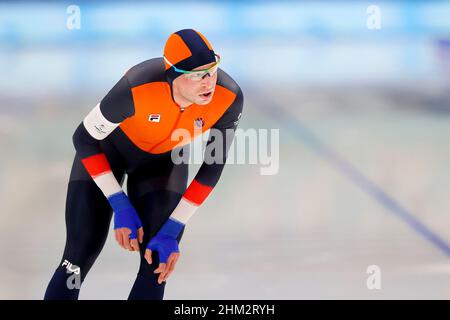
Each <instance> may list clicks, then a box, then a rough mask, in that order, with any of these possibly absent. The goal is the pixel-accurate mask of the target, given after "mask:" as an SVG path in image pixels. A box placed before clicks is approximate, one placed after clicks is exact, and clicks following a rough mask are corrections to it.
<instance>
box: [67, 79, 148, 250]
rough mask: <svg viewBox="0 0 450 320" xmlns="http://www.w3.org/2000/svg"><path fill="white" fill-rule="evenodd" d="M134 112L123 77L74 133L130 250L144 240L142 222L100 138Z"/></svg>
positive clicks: (118, 233) (118, 234)
mask: <svg viewBox="0 0 450 320" xmlns="http://www.w3.org/2000/svg"><path fill="white" fill-rule="evenodd" d="M133 114H134V103H133V98H132V94H131V89H130V86H129V83H128V79H127V78H126V76H123V77H122V78H121V79H120V80H119V82H117V84H116V85H115V86H114V87H113V88H112V89H111V90H110V91H109V92H108V94H107V95H106V96H105V97H104V98H103V99H102V101H101V102H100V103H99V104H97V105H96V106H95V108H93V109H92V110H91V111H90V112H89V114H88V115H87V116H86V117H85V118H84V119H83V121H82V122H81V123H80V125H79V126H78V128H77V129H76V130H75V133H74V134H73V144H74V146H75V149H76V152H77V154H78V155H79V156H80V158H81V162H82V163H83V165H84V166H85V168H86V170H87V172H88V173H89V175H90V176H91V177H92V179H93V180H94V182H95V183H96V184H97V186H98V187H99V188H100V190H101V191H102V192H103V194H104V195H105V197H106V198H107V199H108V201H109V203H110V205H111V207H112V209H113V210H114V213H115V215H114V229H115V230H116V240H117V242H118V243H119V245H121V246H122V247H124V248H126V249H128V250H131V251H134V250H136V251H139V246H138V244H137V241H136V238H139V241H140V242H142V235H143V231H142V224H141V222H140V220H139V217H138V215H137V213H136V211H135V209H134V208H133V206H132V204H131V202H130V201H129V199H128V197H127V195H126V194H125V192H124V191H123V189H122V187H121V186H120V184H119V182H118V181H117V179H116V178H115V177H114V174H113V172H112V170H111V166H110V164H109V161H108V159H107V157H106V155H105V154H104V153H103V151H102V149H101V147H100V141H101V140H103V139H105V138H106V137H107V136H108V135H109V134H110V133H111V132H113V131H114V130H115V129H116V128H117V127H118V126H119V125H120V123H121V122H122V121H123V120H125V119H126V118H128V117H130V116H132V115H133ZM130 239H132V241H131V242H130Z"/></svg>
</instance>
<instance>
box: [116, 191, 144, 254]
mask: <svg viewBox="0 0 450 320" xmlns="http://www.w3.org/2000/svg"><path fill="white" fill-rule="evenodd" d="M108 200H109V203H110V204H111V207H112V208H113V210H114V233H115V236H116V241H117V242H118V243H119V245H120V246H121V247H122V248H124V249H127V250H130V251H138V252H139V244H138V240H139V243H142V241H143V238H144V230H143V229H142V223H141V219H139V216H138V214H137V212H136V210H135V209H134V207H133V205H132V204H131V202H130V200H129V199H128V197H127V195H126V194H125V193H124V192H120V193H117V194H115V195H113V196H111V197H109V198H108Z"/></svg>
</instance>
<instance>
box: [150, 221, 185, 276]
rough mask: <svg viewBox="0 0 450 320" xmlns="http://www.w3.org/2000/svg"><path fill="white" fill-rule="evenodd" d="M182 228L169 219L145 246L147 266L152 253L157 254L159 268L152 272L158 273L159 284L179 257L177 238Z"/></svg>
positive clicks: (176, 222)
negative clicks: (155, 252)
mask: <svg viewBox="0 0 450 320" xmlns="http://www.w3.org/2000/svg"><path fill="white" fill-rule="evenodd" d="M183 228H184V224H183V223H181V222H179V221H177V220H175V219H172V218H169V219H167V221H166V222H165V223H164V224H163V226H162V227H161V229H160V230H159V231H158V233H157V234H156V235H155V236H154V237H153V238H152V239H150V241H149V243H148V244H147V249H146V250H145V255H144V257H145V259H146V260H147V262H148V263H149V264H152V251H154V250H156V251H157V252H158V257H159V266H158V268H157V269H156V270H155V271H154V272H155V273H160V275H159V278H158V283H159V284H161V283H162V282H163V281H165V280H166V279H167V278H168V277H169V275H170V274H171V273H172V272H173V270H174V268H175V265H176V263H177V261H178V258H179V256H180V250H179V248H178V239H177V238H178V235H179V234H180V232H181V230H182V229H183Z"/></svg>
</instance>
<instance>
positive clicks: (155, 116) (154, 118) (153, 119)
mask: <svg viewBox="0 0 450 320" xmlns="http://www.w3.org/2000/svg"><path fill="white" fill-rule="evenodd" d="M159 120H161V115H160V114H150V115H149V116H148V121H151V122H159Z"/></svg>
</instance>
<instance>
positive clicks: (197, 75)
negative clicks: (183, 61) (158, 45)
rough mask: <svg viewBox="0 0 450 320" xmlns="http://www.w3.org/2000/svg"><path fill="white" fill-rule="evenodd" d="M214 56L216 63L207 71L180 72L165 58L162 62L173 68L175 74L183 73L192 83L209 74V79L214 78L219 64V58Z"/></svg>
mask: <svg viewBox="0 0 450 320" xmlns="http://www.w3.org/2000/svg"><path fill="white" fill-rule="evenodd" d="M215 56H216V63H215V64H214V65H213V66H212V67H211V68H209V69H203V70H191V71H187V70H182V69H179V68H177V67H175V66H174V65H173V64H172V63H171V62H170V61H169V60H167V58H166V57H164V60H165V61H166V62H167V63H168V64H169V65H170V66H171V67H172V68H174V70H175V71H176V72H180V73H184V74H185V75H186V77H187V78H188V79H189V80H192V81H200V80H202V79H203V78H204V77H205V75H207V74H209V76H210V77H212V76H214V75H215V74H216V72H217V70H218V68H219V63H220V56H219V55H218V54H215Z"/></svg>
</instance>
